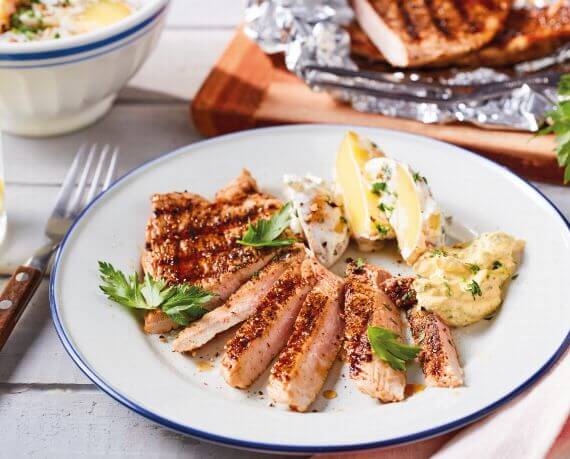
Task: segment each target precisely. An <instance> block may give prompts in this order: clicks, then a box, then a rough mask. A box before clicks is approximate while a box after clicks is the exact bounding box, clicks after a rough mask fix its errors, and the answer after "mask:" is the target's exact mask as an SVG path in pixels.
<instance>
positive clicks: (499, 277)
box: [413, 232, 524, 327]
mask: <svg viewBox="0 0 570 459" xmlns="http://www.w3.org/2000/svg"><path fill="white" fill-rule="evenodd" d="M523 250H524V241H521V240H518V239H515V238H514V237H512V236H510V235H508V234H506V233H502V232H495V233H484V234H481V235H480V236H479V237H477V238H476V239H474V240H473V241H471V242H467V243H463V244H457V245H454V246H452V247H440V248H438V249H434V250H431V251H428V252H426V253H425V254H423V255H422V256H421V257H420V258H419V259H418V260H417V261H416V263H414V265H413V268H414V272H415V273H416V274H417V276H418V277H417V278H416V280H415V281H414V283H413V287H414V289H415V290H416V293H417V298H418V305H419V306H421V307H423V308H425V309H427V310H429V311H433V312H435V313H437V314H438V315H439V316H440V317H441V318H442V319H443V320H444V321H445V322H446V323H447V324H448V325H451V326H454V327H462V326H465V325H469V324H472V323H475V322H477V321H479V320H481V319H483V318H485V317H488V316H490V315H491V314H493V313H494V312H495V311H496V310H497V309H498V307H499V306H500V304H501V302H502V301H503V295H504V290H505V286H506V285H507V283H508V281H509V280H510V279H511V277H512V276H513V274H514V273H515V271H516V270H517V265H518V263H519V261H520V258H521V256H522V252H523Z"/></svg>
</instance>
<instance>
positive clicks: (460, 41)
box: [354, 0, 512, 67]
mask: <svg viewBox="0 0 570 459" xmlns="http://www.w3.org/2000/svg"><path fill="white" fill-rule="evenodd" d="M511 3H512V2H511V0H468V1H460V0H355V1H354V9H355V14H356V18H357V20H358V22H359V24H360V26H361V27H362V29H363V30H364V31H365V32H366V34H367V35H368V37H369V38H370V40H371V41H372V43H373V44H374V45H375V46H376V47H377V48H378V49H379V50H380V51H381V53H382V54H383V55H384V57H385V58H386V60H387V61H388V62H390V64H392V65H394V66H396V67H413V66H422V65H426V64H431V63H435V62H438V61H441V60H449V59H450V58H452V57H456V56H460V55H463V54H465V53H468V52H470V51H474V50H477V49H479V48H481V47H482V46H483V45H485V44H487V43H488V42H490V41H491V40H492V39H493V38H494V37H495V35H496V34H497V33H498V32H499V31H500V30H501V28H502V26H503V24H504V22H505V20H506V18H507V15H508V12H509V10H510V7H511Z"/></svg>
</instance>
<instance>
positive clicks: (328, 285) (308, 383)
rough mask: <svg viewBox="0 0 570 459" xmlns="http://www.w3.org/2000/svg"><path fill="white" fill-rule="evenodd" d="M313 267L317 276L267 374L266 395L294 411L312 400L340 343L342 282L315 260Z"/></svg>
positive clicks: (304, 408)
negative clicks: (280, 350) (283, 345)
mask: <svg viewBox="0 0 570 459" xmlns="http://www.w3.org/2000/svg"><path fill="white" fill-rule="evenodd" d="M314 269H315V273H316V276H317V278H318V279H319V280H318V281H317V284H316V285H315V287H314V288H313V289H312V290H311V291H310V292H309V294H308V295H307V298H306V299H305V302H304V303H303V306H302V308H301V311H300V312H299V315H298V316H297V319H296V321H295V325H294V329H293V333H292V334H291V337H290V338H289V340H288V341H287V345H286V346H285V349H284V350H283V351H282V352H281V354H280V355H279V357H278V359H277V361H276V362H275V364H274V365H273V368H272V369H271V375H270V377H269V386H268V392H269V396H270V397H271V398H272V400H273V401H274V402H276V403H282V404H285V405H287V406H289V408H290V409H291V410H294V411H306V410H307V409H308V408H309V406H310V405H311V403H312V402H313V401H314V400H315V398H316V397H317V395H318V393H319V391H320V390H321V388H322V387H323V384H324V383H325V380H326V377H327V374H328V372H329V370H330V368H331V366H332V365H333V363H334V361H335V359H336V356H337V354H338V351H339V350H340V347H341V343H342V333H343V330H342V329H343V321H342V314H341V304H342V301H343V289H342V287H343V282H342V280H341V279H340V278H339V277H337V276H336V275H334V274H332V273H331V272H330V271H328V270H327V269H325V268H323V267H322V266H319V265H318V264H317V263H316V262H314Z"/></svg>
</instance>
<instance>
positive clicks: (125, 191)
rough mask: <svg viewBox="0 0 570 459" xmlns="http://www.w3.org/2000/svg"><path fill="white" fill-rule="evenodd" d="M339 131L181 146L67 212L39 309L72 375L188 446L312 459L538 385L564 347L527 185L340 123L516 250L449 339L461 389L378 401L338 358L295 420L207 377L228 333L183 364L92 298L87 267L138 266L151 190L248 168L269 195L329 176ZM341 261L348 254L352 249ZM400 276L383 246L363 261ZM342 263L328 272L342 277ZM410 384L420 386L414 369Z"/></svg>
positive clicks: (463, 159) (559, 296)
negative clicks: (500, 294) (475, 312)
mask: <svg viewBox="0 0 570 459" xmlns="http://www.w3.org/2000/svg"><path fill="white" fill-rule="evenodd" d="M347 129H349V127H347V126H327V125H320V126H319V125H301V126H292V127H278V128H268V129H259V130H252V131H247V132H244V133H240V134H234V135H228V136H223V137H219V138H216V139H213V140H208V141H205V142H200V143H197V144H193V145H191V146H188V147H185V148H181V149H180V150H177V151H175V152H173V153H169V154H166V155H164V156H161V157H159V158H157V159H155V160H153V161H151V162H148V163H146V164H144V165H142V166H141V167H139V168H137V169H135V170H134V171H132V172H131V173H129V174H127V175H126V176H124V177H123V178H122V179H120V180H119V181H118V182H117V183H115V185H114V186H112V187H111V188H110V189H109V190H108V191H107V192H105V193H104V194H103V195H101V196H100V197H99V198H98V199H96V201H95V202H94V203H92V204H91V205H90V206H89V207H88V208H87V209H86V210H85V211H84V212H83V213H82V215H81V217H80V218H79V219H78V221H77V222H76V223H75V225H74V226H73V227H72V229H71V230H70V232H69V234H68V235H67V237H66V238H65V240H64V242H63V244H62V246H61V250H60V251H59V254H58V257H57V262H56V264H55V266H54V269H53V273H52V278H51V289H50V302H51V309H52V315H53V320H54V323H55V326H56V329H57V332H58V334H59V336H60V338H61V341H62V343H63V345H64V346H65V348H66V350H67V351H68V353H69V355H70V356H71V358H72V359H73V360H74V361H75V363H76V364H77V365H78V366H79V368H80V369H81V370H82V371H83V372H84V373H85V374H86V375H87V376H88V377H89V378H90V379H91V380H92V381H93V382H94V383H95V384H97V385H98V386H99V387H100V388H101V389H102V390H103V391H105V392H106V393H107V394H109V395H110V396H111V397H113V398H115V399H116V400H117V401H118V402H120V403H122V404H124V405H125V406H127V407H128V408H130V409H132V410H133V411H136V412H137V413H139V414H141V415H142V416H144V417H147V418H148V419H150V420H152V421H155V422H157V423H159V424H162V425H164V426H165V427H168V428H171V429H174V430H177V431H179V432H183V433H186V434H189V435H191V436H193V437H196V438H199V439H203V440H207V441H212V442H217V443H221V444H225V445H229V446H235V447H241V448H249V449H255V450H263V451H272V452H287V453H314V452H331V451H349V450H350V451H353V450H363V449H369V448H378V447H384V446H393V445H399V444H403V443H407V442H413V441H417V440H421V439H425V438H428V437H431V436H434V435H438V434H442V433H445V432H448V431H450V430H453V429H457V428H459V427H461V426H464V425H466V424H469V423H471V422H473V421H475V420H477V419H479V418H481V417H483V416H485V415H487V414H489V413H491V412H492V411H493V410H496V409H497V408H499V407H501V405H503V404H504V403H506V402H507V401H508V400H510V399H511V398H513V397H515V396H516V395H518V394H520V393H521V392H523V391H524V390H525V389H527V388H529V387H530V386H531V385H532V384H534V383H536V382H537V381H538V380H539V379H540V377H541V376H542V375H543V374H544V373H545V371H546V370H547V369H548V368H549V367H550V366H551V365H552V364H553V363H554V362H555V361H556V360H557V359H558V358H559V357H560V356H561V355H562V354H563V352H564V351H565V350H566V348H567V347H568V345H569V342H570V337H569V325H570V309H569V308H568V296H567V289H566V286H567V283H568V274H569V273H570V231H569V224H568V221H567V220H566V219H565V218H564V216H563V215H562V214H561V213H560V212H559V211H558V210H557V209H556V208H555V206H554V205H553V204H552V203H551V202H550V201H549V200H548V199H547V198H546V197H545V196H543V195H542V194H541V193H540V192H539V191H537V190H536V189H535V188H534V187H532V186H531V185H530V184H528V183H527V182H525V181H524V180H522V179H520V178H518V177H517V176H515V175H514V174H512V173H511V172H509V171H508V170H507V169H505V168H503V167H501V166H498V165H497V164H495V163H493V162H491V161H489V160H487V159H484V158H482V157H480V156H478V155H475V154H473V153H470V152H468V151H466V150H463V149H461V148H458V147H455V146H452V145H449V144H445V143H442V142H438V141H435V140H431V139H427V138H424V137H419V136H414V135H410V134H404V133H401V132H397V131H389V130H383V129H373V128H361V127H353V128H352V129H354V130H355V131H357V132H359V133H361V134H363V135H365V136H367V137H369V138H371V139H372V140H373V141H375V142H376V143H377V144H378V145H380V146H381V147H382V148H383V149H384V150H385V151H386V153H387V154H388V155H390V156H392V157H394V158H396V159H400V160H402V161H405V162H407V163H409V164H410V165H411V166H412V167H413V168H414V169H416V170H419V171H421V173H422V174H423V175H424V176H426V177H427V178H428V179H429V183H430V185H431V188H432V190H433V193H434V195H435V198H436V199H437V201H438V202H439V203H440V204H441V206H442V207H443V208H444V209H445V210H446V212H447V213H448V214H450V215H452V216H453V218H454V219H455V220H456V221H459V222H461V223H462V224H463V225H465V226H467V227H469V228H471V229H473V230H475V231H476V232H484V231H498V230H500V231H505V232H507V233H510V234H512V235H514V236H516V237H518V238H521V239H524V240H525V241H526V248H525V254H524V259H523V262H522V264H521V266H520V269H519V276H518V278H517V279H516V280H515V281H514V282H512V284H511V286H510V287H509V292H508V295H507V297H506V300H505V301H504V303H503V305H502V307H501V309H500V311H499V313H498V314H497V316H496V317H495V319H493V320H491V321H482V322H480V323H477V324H475V325H472V326H469V327H465V328H463V329H460V330H456V331H455V332H454V333H455V337H456V339H457V345H458V349H459V353H460V355H461V360H462V363H463V366H464V370H465V375H466V377H465V382H466V383H465V386H464V387H461V388H457V389H442V388H427V389H426V390H424V391H422V392H419V393H416V394H414V395H412V396H410V397H408V398H407V399H406V400H405V401H403V402H400V403H392V404H380V403H378V402H377V401H375V400H372V399H371V398H369V397H367V396H365V395H363V394H361V393H360V392H358V391H357V390H356V389H355V388H354V387H353V385H352V384H351V382H350V380H348V379H347V374H346V373H347V372H346V370H345V367H344V366H343V364H342V363H341V362H340V361H339V362H337V364H335V366H334V367H333V370H332V371H331V373H330V374H329V377H328V379H327V381H326V383H325V387H324V388H323V391H324V390H329V391H334V392H329V393H336V397H335V398H332V399H329V398H327V397H324V396H323V394H322V393H321V394H320V395H319V397H318V398H317V401H316V402H315V403H314V405H313V407H312V411H311V412H309V413H303V414H302V413H294V412H289V411H286V410H284V409H280V408H278V407H273V406H271V403H270V400H269V399H268V398H267V394H266V390H265V384H266V376H267V375H266V374H264V375H262V376H261V377H260V378H259V380H258V381H257V382H256V383H255V384H254V386H253V387H252V388H250V389H249V390H246V391H244V390H237V389H233V388H230V387H229V386H227V385H226V384H225V383H224V381H223V379H222V377H221V375H220V372H219V360H220V358H221V357H220V352H221V350H222V348H223V344H224V342H225V340H227V338H228V336H230V335H229V333H231V332H229V333H226V334H224V335H222V336H220V337H218V338H217V339H216V340H214V341H213V342H212V343H210V344H208V345H207V346H205V347H204V349H202V350H200V351H199V352H197V353H196V355H194V356H189V355H182V354H178V353H174V352H172V351H171V349H170V344H169V343H168V342H167V341H169V339H164V338H162V339H161V338H159V337H158V336H156V335H154V336H152V335H145V334H144V333H143V332H142V326H141V318H140V316H139V315H138V314H134V313H132V312H131V311H129V310H126V309H125V308H123V307H122V306H120V305H118V304H114V303H111V302H110V301H109V300H108V299H106V298H105V296H104V295H103V294H102V293H101V292H100V291H99V288H98V285H99V279H98V267H97V262H98V261H99V260H105V261H108V262H111V263H112V264H113V265H115V266H116V267H117V268H120V269H122V270H123V271H131V272H132V271H133V270H136V269H138V266H139V256H140V252H141V248H142V246H143V243H144V229H145V224H146V221H147V219H148V217H149V210H150V204H149V198H150V196H151V195H152V194H153V193H157V192H167V191H175V190H191V191H192V192H196V193H200V194H202V195H204V196H206V197H212V196H213V195H214V193H215V191H216V190H217V189H218V188H220V187H221V186H223V185H224V184H226V183H227V182H228V181H229V180H231V179H232V178H234V177H235V176H237V175H238V173H239V172H240V171H241V169H242V168H244V167H246V168H248V169H249V170H250V171H251V172H252V174H253V175H254V177H256V178H257V179H258V182H259V184H260V186H261V188H262V189H264V190H266V191H269V192H271V193H274V194H276V195H278V196H283V193H282V186H281V180H282V176H283V174H285V173H289V174H306V173H311V174H313V175H317V176H321V177H323V178H331V177H332V171H333V164H334V159H335V155H336V151H337V148H338V146H339V144H340V142H341V140H342V138H343V136H344V134H345V132H346V131H347ZM351 250H352V251H350V252H349V253H347V256H358V254H357V252H356V251H355V250H354V249H351ZM366 256H367V259H368V261H370V262H372V263H376V264H378V265H381V266H385V267H387V268H388V269H390V270H391V271H392V272H393V273H401V272H406V269H407V268H404V267H403V265H401V264H398V263H397V262H396V259H397V257H396V256H395V251H393V250H387V251H385V252H379V253H375V254H367V255H366ZM343 268H344V261H340V262H339V263H338V264H337V265H336V266H335V270H337V271H339V272H340V271H342V270H343ZM408 380H409V381H410V382H412V383H413V382H417V383H421V382H422V377H421V371H420V370H419V369H418V368H417V367H415V365H412V366H411V368H410V369H409V373H408Z"/></svg>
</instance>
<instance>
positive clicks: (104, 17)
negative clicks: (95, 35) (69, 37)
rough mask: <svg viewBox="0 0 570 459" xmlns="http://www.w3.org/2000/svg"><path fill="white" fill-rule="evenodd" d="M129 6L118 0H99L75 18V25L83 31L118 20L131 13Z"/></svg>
mask: <svg viewBox="0 0 570 459" xmlns="http://www.w3.org/2000/svg"><path fill="white" fill-rule="evenodd" d="M131 12H132V11H131V8H130V6H129V5H127V4H126V3H124V2H122V1H119V0H101V1H100V2H97V3H95V4H93V5H91V6H90V7H88V8H87V9H86V10H85V11H84V12H83V14H81V15H80V16H79V17H78V18H77V21H76V22H77V25H78V26H79V27H80V28H81V29H83V30H84V31H85V32H88V31H91V30H95V29H99V28H102V27H106V26H108V25H111V24H114V23H116V22H119V21H120V20H122V19H124V18H126V17H127V16H129V15H130V14H131Z"/></svg>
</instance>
